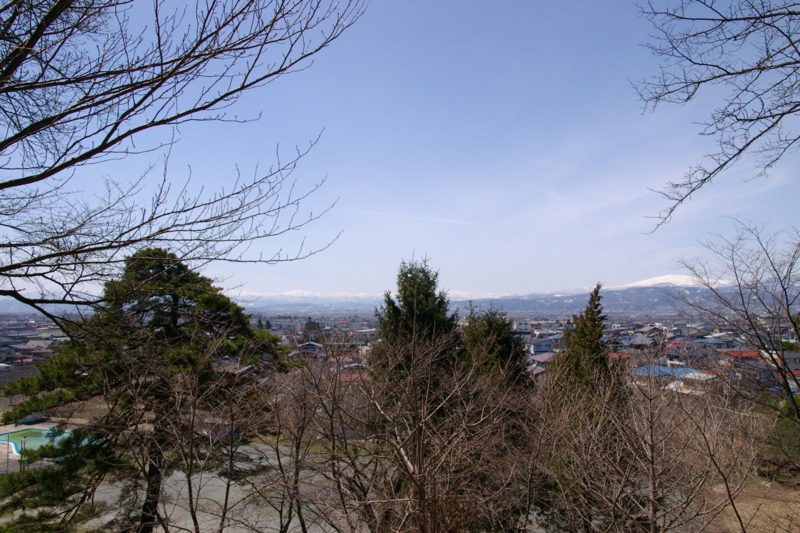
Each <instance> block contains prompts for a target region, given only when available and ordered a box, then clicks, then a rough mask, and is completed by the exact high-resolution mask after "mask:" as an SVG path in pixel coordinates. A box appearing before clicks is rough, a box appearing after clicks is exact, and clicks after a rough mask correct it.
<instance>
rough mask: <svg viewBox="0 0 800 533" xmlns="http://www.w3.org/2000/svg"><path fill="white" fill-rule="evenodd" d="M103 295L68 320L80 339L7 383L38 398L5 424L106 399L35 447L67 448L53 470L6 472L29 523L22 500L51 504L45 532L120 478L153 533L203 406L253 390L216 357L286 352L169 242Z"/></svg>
mask: <svg viewBox="0 0 800 533" xmlns="http://www.w3.org/2000/svg"><path fill="white" fill-rule="evenodd" d="M103 299H104V301H105V302H106V303H105V304H104V305H103V306H102V307H100V308H99V309H98V310H97V312H96V313H95V314H94V315H93V316H92V317H90V318H88V319H87V320H85V321H83V322H81V323H77V324H72V325H71V326H65V327H66V329H67V331H68V332H69V334H70V336H71V340H70V341H69V342H68V343H67V345H66V346H65V347H64V348H62V349H60V350H59V352H57V354H56V355H55V356H54V357H53V358H52V359H51V360H50V362H48V363H46V364H43V365H42V366H40V369H39V370H40V372H39V375H37V376H35V377H33V378H29V379H25V380H21V381H20V382H17V383H13V384H10V385H9V386H8V387H7V388H6V389H5V391H4V392H5V394H6V395H14V394H23V395H26V396H28V398H29V399H28V400H26V401H24V402H22V403H21V404H19V405H18V406H17V407H15V408H14V409H12V410H11V411H9V412H6V413H4V416H3V421H4V423H8V422H10V421H13V420H15V419H18V418H21V417H22V416H24V415H25V414H27V413H30V412H35V411H44V412H47V411H48V410H52V409H55V408H63V407H65V406H69V405H71V404H75V403H76V402H83V401H88V400H93V401H98V400H102V403H103V405H104V407H103V409H101V410H100V413H99V414H98V415H97V416H95V417H92V418H90V419H89V420H88V423H86V424H85V425H84V427H82V428H79V429H78V430H75V431H73V433H72V436H71V437H70V438H67V439H65V440H64V441H63V442H62V443H60V445H59V447H58V449H53V448H44V449H42V450H41V451H40V452H36V453H34V454H32V458H36V459H42V458H47V457H51V458H58V460H57V461H56V462H54V463H52V467H51V468H47V469H42V470H29V471H24V472H20V473H19V474H11V475H8V476H4V477H3V478H2V479H0V499H2V500H4V507H3V509H2V510H3V511H6V512H12V511H16V512H17V514H18V516H17V517H16V520H22V521H25V520H28V519H29V518H30V515H26V514H25V513H22V514H19V511H20V510H25V509H35V508H37V507H43V508H45V509H47V513H46V514H44V515H41V518H40V520H39V524H38V527H39V529H40V530H42V531H45V530H48V529H52V530H57V531H61V530H62V529H64V527H65V524H69V523H70V522H72V521H73V520H75V521H79V520H80V519H81V518H86V517H88V516H89V515H87V514H86V509H89V508H91V503H92V501H93V491H94V489H96V488H97V486H98V485H99V484H100V483H101V482H102V481H103V480H104V479H106V478H107V477H108V476H112V477H114V478H115V479H117V480H118V481H123V482H128V483H130V486H131V488H132V489H133V488H136V487H139V488H141V490H142V492H143V496H142V498H141V500H139V501H138V507H132V508H129V509H128V511H127V512H128V513H130V515H129V516H126V517H125V518H123V519H122V521H123V522H125V523H126V524H127V526H128V527H130V529H131V530H136V531H138V532H139V533H150V532H152V531H153V529H154V527H155V525H156V523H157V521H158V507H159V504H160V500H161V498H162V490H163V483H164V480H165V479H166V477H167V476H168V475H169V473H170V471H171V470H172V469H174V468H179V467H180V465H179V460H178V459H176V458H175V453H174V450H176V449H178V448H179V447H181V446H185V443H186V441H188V440H189V439H195V438H196V437H197V435H198V433H200V431H201V430H200V429H199V426H198V424H201V423H202V422H201V421H199V419H198V413H213V412H217V411H220V410H224V407H223V406H224V405H228V404H226V402H229V403H230V402H233V401H236V402H237V405H247V402H246V401H245V402H242V401H241V400H242V395H244V394H249V392H248V391H252V390H254V389H250V388H248V385H249V383H245V382H244V381H243V380H244V379H245V378H244V377H243V376H239V375H237V374H235V373H224V372H222V373H221V372H217V371H215V369H214V365H215V363H217V362H218V361H220V360H221V359H222V358H225V357H238V358H240V359H241V360H242V362H243V363H255V362H257V361H258V360H260V359H261V357H262V354H263V353H265V352H267V353H271V354H273V355H276V344H275V342H274V340H275V339H274V338H271V336H270V335H269V333H267V332H259V331H256V330H254V329H252V328H251V326H250V322H249V318H248V317H247V315H245V314H244V310H243V309H242V308H241V307H239V306H238V305H236V304H235V303H234V302H232V301H231V300H230V299H229V298H228V297H227V296H225V295H224V294H222V292H221V290H220V289H219V288H217V287H214V286H213V285H212V284H211V280H209V279H208V278H205V277H203V276H201V275H199V274H198V273H196V272H194V271H193V270H191V269H190V268H189V267H188V266H187V265H186V264H184V263H182V262H181V261H179V260H178V258H177V257H176V256H175V255H173V254H171V253H169V252H167V251H164V250H160V249H147V250H142V251H140V252H138V253H136V254H135V255H133V256H131V257H130V258H128V260H127V262H126V268H125V271H124V273H123V275H122V276H121V278H120V279H118V280H113V281H109V282H108V283H106V285H105V290H104V293H103ZM203 416H205V417H209V416H212V415H209V414H206V415H203ZM198 441H203V439H199V440H198ZM205 441H208V439H207V438H206V439H205ZM37 453H38V455H37ZM209 457H210V456H209ZM124 492H125V491H123V496H124ZM133 493H135V491H134V492H133ZM137 522H138V525H137V526H136V527H134V523H137Z"/></svg>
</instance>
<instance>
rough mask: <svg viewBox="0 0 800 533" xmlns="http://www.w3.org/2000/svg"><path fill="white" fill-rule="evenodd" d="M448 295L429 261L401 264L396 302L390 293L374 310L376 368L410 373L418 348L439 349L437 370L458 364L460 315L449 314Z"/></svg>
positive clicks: (374, 365) (374, 364)
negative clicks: (441, 286) (378, 307)
mask: <svg viewBox="0 0 800 533" xmlns="http://www.w3.org/2000/svg"><path fill="white" fill-rule="evenodd" d="M449 305H450V300H449V299H448V297H447V293H446V292H444V291H440V290H439V274H438V273H436V272H433V271H432V270H431V268H430V266H429V265H428V261H427V259H425V260H423V261H422V262H421V263H417V262H413V261H412V262H411V263H406V262H405V261H403V262H402V263H400V270H399V271H398V273H397V299H396V300H395V299H394V298H392V293H391V292H389V291H387V292H386V294H385V296H384V305H383V307H382V308H381V309H376V310H375V316H376V317H377V318H378V328H377V329H378V332H377V333H378V337H379V339H380V342H379V344H378V345H377V346H376V348H375V360H374V361H373V365H372V366H373V367H375V368H378V367H380V366H383V367H385V368H387V369H391V371H392V372H401V373H402V372H407V371H408V370H409V369H410V368H411V366H412V364H413V361H414V360H415V357H416V356H415V355H414V354H415V346H423V345H425V346H430V345H434V344H435V345H437V351H438V353H439V354H440V356H439V357H438V358H436V360H435V361H433V362H431V364H433V365H434V366H436V367H441V366H448V365H451V364H453V363H454V362H455V360H456V358H457V355H458V354H457V351H458V350H457V347H458V341H459V338H458V315H457V314H456V313H452V314H451V313H450V311H449Z"/></svg>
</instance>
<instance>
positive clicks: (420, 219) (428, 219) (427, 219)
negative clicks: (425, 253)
mask: <svg viewBox="0 0 800 533" xmlns="http://www.w3.org/2000/svg"><path fill="white" fill-rule="evenodd" d="M347 211H350V212H351V213H359V214H362V215H377V216H380V217H388V218H401V219H403V220H413V221H415V222H438V223H441V224H455V225H457V226H473V227H480V226H483V224H476V223H475V222H466V221H464V220H455V219H452V218H431V217H418V216H414V215H400V214H398V213H384V212H382V211H363V210H361V209H348V210H347Z"/></svg>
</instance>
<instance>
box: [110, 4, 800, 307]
mask: <svg viewBox="0 0 800 533" xmlns="http://www.w3.org/2000/svg"><path fill="white" fill-rule="evenodd" d="M649 31H650V27H649V23H648V21H647V20H646V19H643V18H640V17H639V13H638V9H637V7H636V6H635V5H634V4H632V3H629V2H625V1H621V2H616V1H615V2H590V1H580V2H569V3H566V2H563V3H562V2H531V1H525V0H519V1H516V0H504V1H501V2H491V3H490V2H475V1H467V2H465V1H463V0H462V1H455V0H436V1H420V0H404V1H403V2H388V1H377V0H376V1H373V2H372V4H371V5H370V6H369V8H368V9H367V12H366V13H365V15H364V16H363V17H362V18H361V20H359V21H358V22H357V23H356V24H355V25H354V26H353V27H352V28H351V29H350V30H348V31H347V32H345V34H344V35H343V36H342V37H341V38H340V39H339V40H338V41H336V42H334V43H333V44H332V45H331V46H330V48H328V49H327V50H325V51H324V52H323V53H321V54H320V55H318V56H317V57H316V59H315V62H314V64H313V65H312V66H311V67H310V68H308V69H306V70H304V71H302V72H298V73H295V74H292V75H290V76H287V77H284V78H282V79H280V80H278V81H276V82H275V83H272V84H270V85H268V86H266V87H264V88H261V89H259V90H256V91H253V92H251V93H249V94H247V95H246V96H244V97H243V98H242V99H241V100H240V101H239V102H238V103H237V104H236V106H235V107H234V108H233V109H232V113H235V114H236V115H237V116H240V117H253V116H257V115H259V114H260V115H261V119H260V120H258V121H254V122H249V123H246V124H218V123H217V124H192V125H188V126H185V127H182V128H181V130H180V142H179V143H178V145H177V146H176V147H175V148H174V149H173V153H172V156H171V159H170V167H169V171H170V176H174V179H175V180H176V181H180V180H183V179H185V178H186V177H187V176H188V175H189V172H190V170H189V169H190V168H191V176H192V183H193V185H194V186H206V187H211V188H213V187H217V186H219V185H220V184H221V183H226V182H229V181H232V180H233V179H234V177H235V173H236V169H237V168H238V169H239V170H240V171H241V172H242V173H243V174H244V175H245V176H246V175H248V174H249V173H252V172H254V171H255V169H256V168H257V167H259V168H265V167H269V166H270V165H272V164H274V162H275V154H276V150H277V151H279V152H281V153H283V154H289V153H291V152H292V151H293V150H294V148H295V147H296V146H297V147H301V148H302V147H305V146H307V145H308V143H309V141H311V140H312V139H315V138H316V137H317V136H318V135H319V134H320V133H322V136H321V139H320V141H319V143H318V144H317V145H316V146H315V147H314V149H313V150H312V151H311V153H310V154H309V155H308V156H306V157H305V158H304V160H303V161H301V163H300V165H299V167H298V169H297V171H296V173H295V175H294V177H295V178H296V179H297V180H298V186H299V187H310V186H312V185H313V184H314V183H316V182H318V181H319V180H320V179H322V178H325V177H327V181H326V183H325V185H324V187H322V188H321V189H320V190H319V191H317V192H316V193H315V194H314V195H313V197H312V198H310V199H309V200H308V201H307V202H306V203H305V204H304V209H307V210H308V212H314V213H318V212H320V210H323V209H325V208H326V207H328V206H330V205H331V204H333V203H334V202H335V203H336V205H335V207H334V208H333V209H332V210H331V211H330V212H329V213H327V214H326V215H325V216H324V217H323V218H322V219H321V220H319V221H317V222H315V223H313V224H311V225H309V226H307V227H306V228H305V230H304V231H303V232H299V233H295V234H292V235H289V236H287V238H281V239H272V240H269V239H268V240H265V241H263V242H262V243H260V244H258V245H257V246H258V249H257V250H255V249H254V250H251V253H253V252H259V251H263V252H264V254H265V255H271V254H272V253H274V251H275V250H277V249H283V250H284V251H286V252H288V253H292V251H293V250H295V249H296V248H297V247H298V246H300V244H301V242H302V243H303V246H304V247H305V249H315V248H319V247H323V246H325V245H326V244H328V243H329V242H330V241H331V240H332V239H334V238H336V236H337V235H339V237H338V239H337V240H336V242H334V243H333V244H332V245H331V246H330V247H329V248H328V249H327V250H325V251H323V252H321V253H319V254H317V255H315V256H313V257H311V258H308V259H306V260H303V261H300V262H290V263H284V264H277V265H251V266H247V265H245V266H242V265H233V266H232V265H226V264H218V265H212V266H210V267H208V268H207V269H206V271H205V272H206V274H207V275H210V276H214V277H218V278H221V279H224V281H223V284H224V285H225V286H226V287H231V288H233V287H236V288H237V290H239V291H242V292H244V293H246V294H258V293H284V292H287V291H309V292H313V293H360V294H378V293H381V292H382V291H384V290H386V289H392V288H394V282H395V276H396V272H397V268H398V265H399V263H400V261H401V260H403V259H406V260H409V259H411V258H422V257H428V258H430V263H431V265H432V266H433V267H434V268H436V269H438V270H439V272H440V282H441V285H442V286H443V287H444V288H446V289H447V290H449V291H451V293H453V295H459V296H463V295H472V296H476V297H477V296H485V295H506V294H525V293H531V292H544V291H555V290H562V289H567V288H576V287H584V286H591V285H593V284H594V283H595V282H597V281H602V282H603V283H605V284H606V285H609V286H616V285H623V284H627V283H631V282H634V281H637V280H641V279H645V278H650V277H655V276H661V275H664V274H673V273H679V271H677V270H676V265H675V261H676V260H677V259H679V258H680V257H682V256H694V255H697V254H702V247H701V246H700V245H699V241H702V240H704V239H706V238H707V236H708V234H709V233H713V232H722V233H725V232H730V231H731V230H732V226H733V225H732V223H731V222H730V220H729V219H728V218H726V217H741V218H743V219H747V220H751V221H756V222H760V223H765V222H769V223H770V224H771V227H772V228H774V229H779V228H783V227H786V226H789V225H791V224H793V223H794V199H796V198H797V187H798V185H797V183H796V182H795V180H793V179H792V177H793V171H794V169H795V168H796V166H797V164H798V162H797V157H795V156H790V157H787V158H786V159H785V160H784V161H783V162H782V163H781V164H780V165H779V166H778V167H776V169H775V170H774V171H773V172H772V173H771V175H770V178H769V179H756V180H750V178H752V176H753V174H754V172H753V170H752V169H753V163H752V161H747V160H744V161H742V162H741V163H740V164H739V165H738V166H737V167H736V168H735V169H734V170H733V171H730V172H728V173H727V174H725V175H723V176H722V178H720V179H719V180H717V181H716V182H715V183H714V184H713V185H712V186H709V187H706V188H705V189H703V190H702V191H701V192H700V193H698V194H697V195H696V196H695V197H694V198H693V199H692V200H691V201H690V202H689V203H687V204H686V205H685V206H684V207H683V208H681V209H679V210H678V212H677V214H676V217H675V219H674V220H673V221H672V222H671V223H670V224H668V225H666V226H664V227H662V228H660V229H659V230H657V231H656V232H654V233H649V232H651V230H653V229H654V227H655V221H654V220H653V219H652V218H648V217H653V216H655V215H657V214H658V212H659V211H660V210H661V209H662V208H663V207H665V205H666V203H665V201H664V200H662V199H661V198H660V196H658V195H657V194H656V193H654V192H652V191H650V190H649V189H660V188H661V187H662V186H663V185H664V184H665V183H666V182H667V181H668V180H677V179H679V178H680V177H681V175H682V174H683V172H684V171H685V170H686V169H687V167H688V166H689V165H691V164H696V163H698V162H699V161H700V160H701V158H702V155H703V153H705V152H708V151H711V150H713V143H712V140H711V139H706V138H702V137H700V136H698V132H699V131H700V127H699V126H698V125H697V124H696V123H697V122H699V121H701V120H703V119H704V118H705V117H706V116H707V114H708V112H709V111H710V110H711V109H712V107H713V105H714V101H715V97H717V98H719V97H720V94H721V93H716V94H712V93H708V94H704V95H701V97H700V98H699V99H698V100H697V101H696V102H692V103H691V104H690V105H687V106H683V107H680V106H664V107H661V108H659V109H657V110H656V111H655V112H654V113H650V112H646V113H643V112H642V104H641V102H640V101H638V100H637V98H636V95H635V92H634V89H633V88H632V86H631V82H632V81H636V80H640V79H643V78H646V77H648V76H650V75H652V74H654V73H655V72H656V71H657V68H658V61H657V59H656V58H654V57H652V56H651V55H650V54H649V52H648V51H647V50H646V49H645V48H644V47H643V46H642V45H643V44H644V43H646V42H647V41H648V32H649ZM161 133H164V132H163V131H162V132H161ZM148 157H149V158H150V159H148V158H144V157H139V158H130V159H128V160H126V161H125V165H124V169H122V167H121V168H120V171H121V172H131V178H132V177H134V176H135V175H137V174H138V173H139V172H141V171H142V169H144V167H145V166H146V165H147V163H148V162H149V161H150V160H151V159H152V155H150V156H148ZM106 171H107V170H104V172H106ZM303 239H305V240H304V241H303Z"/></svg>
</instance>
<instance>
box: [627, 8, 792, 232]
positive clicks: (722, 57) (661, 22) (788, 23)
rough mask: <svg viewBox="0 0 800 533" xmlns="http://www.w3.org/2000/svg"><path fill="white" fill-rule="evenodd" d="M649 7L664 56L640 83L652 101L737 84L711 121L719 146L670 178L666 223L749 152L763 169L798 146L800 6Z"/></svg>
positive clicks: (655, 47) (709, 130)
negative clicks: (657, 70)
mask: <svg viewBox="0 0 800 533" xmlns="http://www.w3.org/2000/svg"><path fill="white" fill-rule="evenodd" d="M665 4H666V5H665ZM641 11H642V14H643V15H644V16H645V17H646V18H648V19H649V20H650V21H651V22H652V24H653V27H654V28H655V30H656V33H655V35H654V37H653V38H654V42H653V43H652V44H649V45H648V47H649V48H650V50H651V51H652V52H653V54H654V55H655V56H657V57H659V58H661V59H662V65H661V71H660V73H659V74H658V75H656V76H654V77H652V78H651V79H649V80H645V81H642V82H640V83H639V84H638V87H637V89H638V92H639V95H640V97H641V99H642V100H643V101H644V102H645V104H646V105H647V106H648V107H653V108H655V107H656V106H657V105H658V104H661V103H665V102H668V103H670V102H671V103H679V104H683V103H686V102H689V101H690V100H692V99H693V98H694V97H695V96H696V95H697V94H698V93H699V92H701V91H703V90H705V88H706V87H707V86H714V85H721V86H723V87H724V88H725V89H727V90H728V91H729V92H728V94H727V96H725V97H724V98H723V100H722V102H721V104H720V105H719V106H718V107H717V108H716V109H715V110H714V111H713V112H712V114H711V116H710V117H709V118H708V120H706V121H705V122H704V123H703V126H704V129H703V130H702V134H703V135H708V136H712V137H714V138H715V139H716V141H717V145H718V150H717V151H716V152H714V153H711V154H709V155H708V156H707V162H706V163H702V164H699V165H697V166H694V167H691V168H690V169H689V171H688V172H687V173H686V175H685V176H684V178H683V180H681V181H677V182H675V183H669V184H668V186H667V188H666V189H665V190H664V191H663V193H662V194H663V195H664V196H665V197H666V198H667V200H668V201H669V202H670V203H669V206H668V207H667V208H666V209H665V210H664V211H663V212H662V213H661V215H660V218H661V222H660V224H663V223H665V222H667V221H668V220H669V219H670V218H671V217H672V215H673V213H674V212H675V210H676V209H677V208H678V206H679V205H680V204H681V203H683V202H684V201H685V200H686V199H688V198H689V197H690V196H691V195H693V194H694V193H695V192H697V191H698V190H699V189H700V188H702V187H703V186H704V185H705V184H707V183H709V182H710V181H712V180H713V179H714V178H716V177H717V176H719V175H720V174H721V173H722V172H724V171H725V170H727V169H728V168H730V167H731V166H732V165H733V164H734V163H736V161H737V160H739V159H740V158H741V157H742V156H744V155H745V154H747V153H750V154H755V155H756V156H757V157H758V161H759V163H758V164H759V169H760V173H761V174H762V175H763V174H765V173H766V172H767V170H768V169H769V168H770V167H772V166H773V165H775V164H776V163H777V162H778V161H779V160H780V159H781V158H782V157H783V156H784V155H786V154H787V153H788V152H791V151H794V150H795V149H797V147H798V141H800V134H798V132H797V131H796V130H795V129H794V126H795V125H794V119H796V117H797V115H798V112H800V102H798V96H799V95H800V93H798V88H797V79H798V72H800V70H799V69H800V46H798V45H800V30H799V29H798V28H799V26H798V24H800V10H798V6H797V4H795V3H794V2H780V1H772V0H759V1H755V2H754V1H750V0H733V1H718V0H675V1H669V2H661V1H647V2H643V4H642V6H641Z"/></svg>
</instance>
